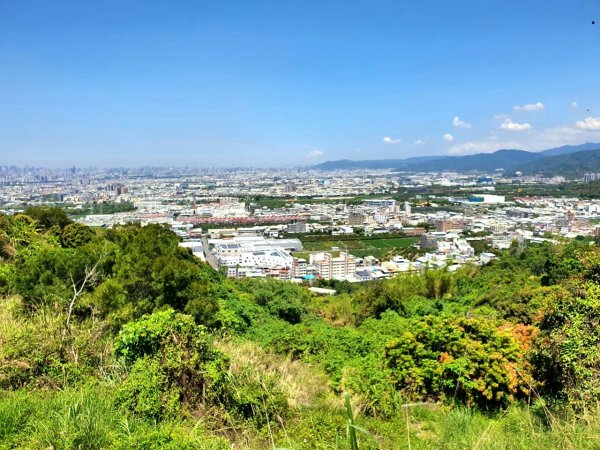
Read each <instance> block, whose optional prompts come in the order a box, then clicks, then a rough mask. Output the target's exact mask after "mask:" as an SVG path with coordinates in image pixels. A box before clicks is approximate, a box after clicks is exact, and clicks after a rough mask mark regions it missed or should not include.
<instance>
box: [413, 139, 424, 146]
mask: <svg viewBox="0 0 600 450" xmlns="http://www.w3.org/2000/svg"><path fill="white" fill-rule="evenodd" d="M424 143H425V141H424V140H423V139H417V140H416V141H415V144H417V145H423V144H424Z"/></svg>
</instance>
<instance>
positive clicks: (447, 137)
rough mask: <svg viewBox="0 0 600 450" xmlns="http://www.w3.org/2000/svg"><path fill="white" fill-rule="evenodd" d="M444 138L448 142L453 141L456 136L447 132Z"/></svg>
mask: <svg viewBox="0 0 600 450" xmlns="http://www.w3.org/2000/svg"><path fill="white" fill-rule="evenodd" d="M442 139H443V140H445V141H446V142H453V141H454V136H452V135H451V134H450V133H446V134H445V135H443V136H442Z"/></svg>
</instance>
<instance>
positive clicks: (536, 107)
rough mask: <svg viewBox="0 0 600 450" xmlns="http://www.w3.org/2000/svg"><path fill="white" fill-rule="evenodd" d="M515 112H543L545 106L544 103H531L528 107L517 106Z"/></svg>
mask: <svg viewBox="0 0 600 450" xmlns="http://www.w3.org/2000/svg"><path fill="white" fill-rule="evenodd" d="M513 109H514V110H515V111H541V110H542V109H544V104H543V103H542V102H537V103H529V104H527V105H522V106H519V105H517V106H515V107H513Z"/></svg>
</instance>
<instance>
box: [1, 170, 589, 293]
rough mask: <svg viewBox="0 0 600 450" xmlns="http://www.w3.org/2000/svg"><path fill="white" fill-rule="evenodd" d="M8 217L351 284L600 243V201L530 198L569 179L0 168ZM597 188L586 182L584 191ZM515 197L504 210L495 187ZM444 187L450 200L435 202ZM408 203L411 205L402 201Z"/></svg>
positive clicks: (246, 271) (250, 272) (229, 268)
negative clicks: (146, 237)
mask: <svg viewBox="0 0 600 450" xmlns="http://www.w3.org/2000/svg"><path fill="white" fill-rule="evenodd" d="M0 172H1V173H2V178H1V184H0V206H1V207H2V209H3V210H4V212H5V213H8V214H14V213H17V212H19V211H23V210H24V209H25V208H26V207H29V206H57V205H58V206H60V207H63V208H65V209H66V210H67V211H68V212H69V214H71V215H72V216H73V217H74V218H75V219H76V221H78V222H80V223H82V224H85V225H88V226H91V227H101V228H111V227H113V226H115V225H119V224H121V225H123V224H126V223H129V222H134V223H140V224H142V225H143V224H149V223H159V224H165V225H167V226H169V227H170V228H171V229H173V230H174V231H175V233H177V234H178V235H179V236H180V238H181V240H182V242H181V245H182V246H185V247H189V248H191V249H192V250H193V253H194V255H196V256H197V257H198V258H200V259H201V260H202V261H208V262H209V263H210V264H211V265H213V268H215V269H217V270H220V271H222V272H223V273H225V274H226V275H227V276H229V277H233V278H238V277H241V278H245V277H271V278H278V279H284V280H292V281H296V282H304V281H307V280H308V281H310V280H313V279H315V278H317V279H318V278H323V279H337V280H346V281H350V282H361V281H369V280H373V279H380V278H389V277H393V276H394V275H395V274H397V273H400V272H412V271H417V272H419V271H423V270H425V269H426V268H435V267H437V268H446V269H447V270H449V271H455V270H457V269H458V268H460V267H461V266H462V265H464V264H467V263H474V264H485V263H488V262H489V261H490V260H491V259H493V258H494V257H495V254H494V251H497V250H503V249H507V248H509V247H510V246H511V244H512V243H513V242H517V243H519V244H522V243H523V242H524V241H531V242H538V243H539V242H544V241H548V242H556V241H557V240H564V239H568V238H574V237H577V236H598V235H600V225H599V222H600V220H599V219H600V200H583V199H578V198H568V197H560V198H554V197H551V196H525V195H520V194H519V192H520V191H522V190H523V188H527V187H528V186H537V185H548V186H553V185H559V184H561V183H565V181H566V180H565V178H564V177H560V176H556V177H552V178H540V177H539V176H523V175H521V174H517V175H514V174H513V175H512V176H504V174H503V173H502V172H500V173H497V172H496V173H492V174H487V173H471V174H469V173H466V174H465V173H457V172H441V173H398V172H397V171H393V170H367V169H354V170H335V171H321V170H315V169H310V168H309V169H308V170H307V169H288V170H283V169H271V170H265V169H261V170H258V169H236V170H226V169H213V170H200V169H172V168H171V169H169V168H165V169H159V168H146V169H110V170H109V169H105V170H102V169H77V168H75V167H73V168H71V169H66V170H47V169H46V170H44V169H18V168H15V167H10V168H9V167H2V168H1V171H0ZM589 181H593V179H592V177H591V175H590V174H585V176H584V178H583V179H581V180H579V181H578V182H579V183H588V182H589ZM500 186H513V187H516V189H515V193H516V195H512V196H511V198H509V199H507V197H506V195H498V194H497V193H496V187H500ZM436 187H442V188H445V189H446V190H447V192H448V194H447V195H436V194H432V193H431V192H432V191H435V188H436ZM399 198H403V199H404V201H401V200H398V199H399Z"/></svg>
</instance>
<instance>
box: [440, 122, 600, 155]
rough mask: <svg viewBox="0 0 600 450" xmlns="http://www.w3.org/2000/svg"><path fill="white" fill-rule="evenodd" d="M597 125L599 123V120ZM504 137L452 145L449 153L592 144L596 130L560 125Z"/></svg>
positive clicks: (540, 148) (529, 149) (596, 137)
mask: <svg viewBox="0 0 600 450" xmlns="http://www.w3.org/2000/svg"><path fill="white" fill-rule="evenodd" d="M597 120H598V119H597ZM597 123H600V120H599V121H598V122H597ZM506 136H508V135H504V136H502V135H500V136H495V135H493V134H492V135H490V136H488V137H486V138H483V139H480V140H477V141H469V142H465V143H463V142H461V143H459V144H455V145H453V146H452V148H451V149H450V150H449V153H450V154H455V155H466V154H473V153H491V152H495V151H496V150H500V149H503V148H508V149H511V148H513V149H520V150H527V151H533V152H535V151H539V150H547V149H549V148H555V147H561V146H563V145H578V144H581V143H582V142H594V141H596V140H597V139H598V130H594V129H592V128H587V129H583V128H578V127H577V126H576V125H560V126H556V127H551V128H545V129H540V130H538V129H535V128H532V129H531V131H530V132H528V133H510V139H504V137H506Z"/></svg>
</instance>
